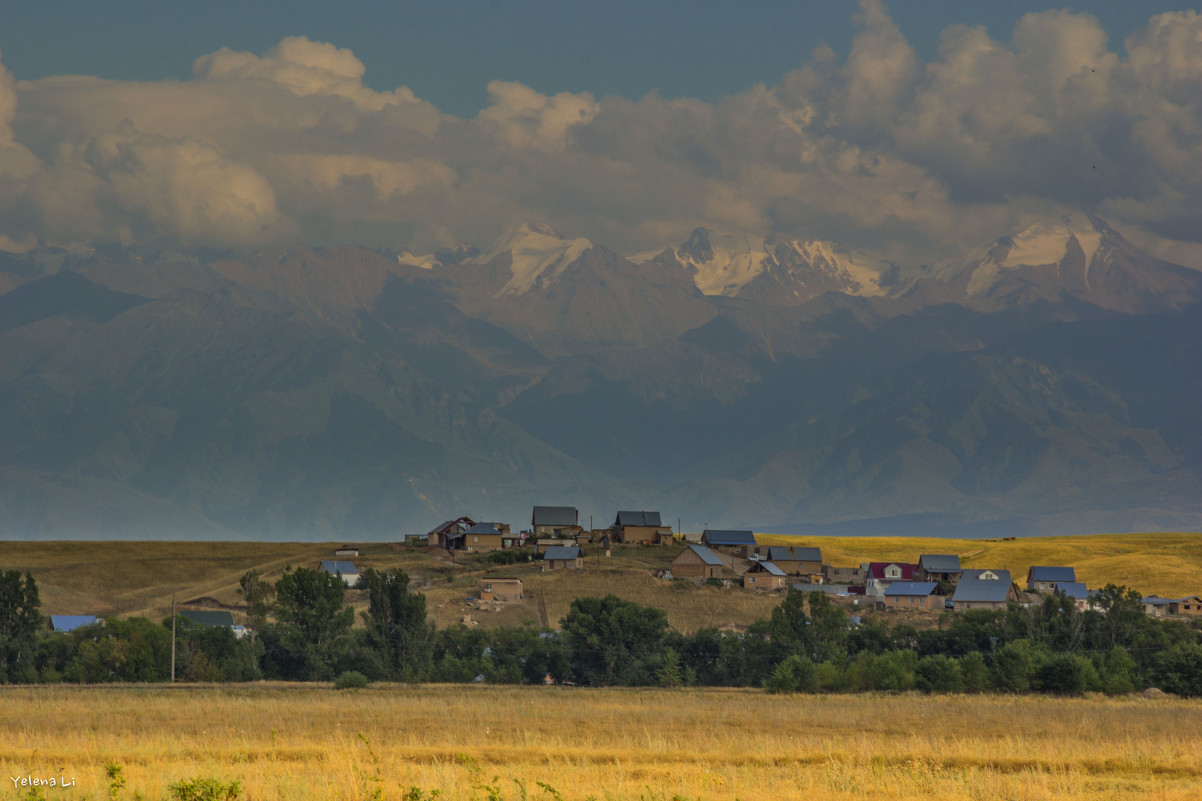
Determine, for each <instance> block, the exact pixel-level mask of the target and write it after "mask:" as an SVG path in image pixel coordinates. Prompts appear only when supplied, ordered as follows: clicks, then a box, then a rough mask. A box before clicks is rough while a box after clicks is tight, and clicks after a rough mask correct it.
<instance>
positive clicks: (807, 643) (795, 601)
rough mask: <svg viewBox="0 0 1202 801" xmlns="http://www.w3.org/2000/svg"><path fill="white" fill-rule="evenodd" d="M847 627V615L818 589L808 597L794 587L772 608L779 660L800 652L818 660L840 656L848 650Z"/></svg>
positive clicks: (771, 630) (772, 633) (772, 634)
mask: <svg viewBox="0 0 1202 801" xmlns="http://www.w3.org/2000/svg"><path fill="white" fill-rule="evenodd" d="M807 607H808V608H807ZM847 628H848V627H847V616H846V615H844V614H843V612H842V611H840V610H839V609H838V608H837V607H836V606H835V605H834V604H832V603H831V600H830V598H829V597H828V596H827V594H826V593H824V592H820V591H814V592H811V593H809V595H808V597H807V596H806V595H804V594H802V593H800V592H798V591H797V590H794V589H792V588H790V589H789V591H788V592H787V593H786V594H785V598H784V600H783V601H781V602H780V605H779V606H777V607H776V608H775V609H773V610H772V618H771V620H770V621H769V627H768V631H769V637H770V640H771V642H772V652H773V656H774V657H776V659H775V661H777V662H779V661H781V660H783V659H784V658H785V657H787V656H789V655H790V654H800V655H802V656H804V657H806V658H807V659H810V660H813V661H815V662H828V661H831V660H833V659H837V658H839V657H840V656H842V654H843V652H844V646H845V644H846V642H847Z"/></svg>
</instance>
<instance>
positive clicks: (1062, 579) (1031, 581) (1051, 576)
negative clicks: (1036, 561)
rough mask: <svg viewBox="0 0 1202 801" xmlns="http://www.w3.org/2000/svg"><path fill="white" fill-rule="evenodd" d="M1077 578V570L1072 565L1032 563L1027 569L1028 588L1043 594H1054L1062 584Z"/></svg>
mask: <svg viewBox="0 0 1202 801" xmlns="http://www.w3.org/2000/svg"><path fill="white" fill-rule="evenodd" d="M1076 580H1077V574H1076V571H1074V570H1073V569H1072V568H1071V567H1049V566H1046V565H1032V567H1031V569H1030V570H1028V571H1027V589H1028V590H1029V591H1030V592H1038V593H1041V594H1043V595H1052V594H1054V593H1055V592H1056V589H1057V587H1059V586H1060V585H1061V584H1064V583H1066V582H1069V583H1071V582H1074V581H1076Z"/></svg>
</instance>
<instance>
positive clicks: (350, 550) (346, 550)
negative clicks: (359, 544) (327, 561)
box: [334, 545, 359, 556]
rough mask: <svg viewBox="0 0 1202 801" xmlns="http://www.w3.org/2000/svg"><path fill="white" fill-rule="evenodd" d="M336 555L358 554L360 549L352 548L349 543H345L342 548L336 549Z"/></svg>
mask: <svg viewBox="0 0 1202 801" xmlns="http://www.w3.org/2000/svg"><path fill="white" fill-rule="evenodd" d="M334 555H335V556H358V555H359V549H358V548H352V547H350V546H349V545H343V546H342V547H341V548H335V549H334Z"/></svg>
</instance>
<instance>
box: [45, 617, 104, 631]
mask: <svg viewBox="0 0 1202 801" xmlns="http://www.w3.org/2000/svg"><path fill="white" fill-rule="evenodd" d="M95 623H96V616H95V615H51V616H50V628H52V629H54V630H55V631H75V630H76V629H77V628H79V627H81V626H92V625H95Z"/></svg>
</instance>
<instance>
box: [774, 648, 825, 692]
mask: <svg viewBox="0 0 1202 801" xmlns="http://www.w3.org/2000/svg"><path fill="white" fill-rule="evenodd" d="M764 689H765V690H767V691H768V692H770V693H808V692H813V691H814V663H813V662H811V661H810V660H808V659H806V658H805V657H804V656H800V655H798V654H791V655H790V656H788V657H786V658H785V659H784V661H782V662H781V663H780V664H778V665H777V666H776V668H774V669H773V671H772V675H770V676H769V677H768V678H766V679H764Z"/></svg>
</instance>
